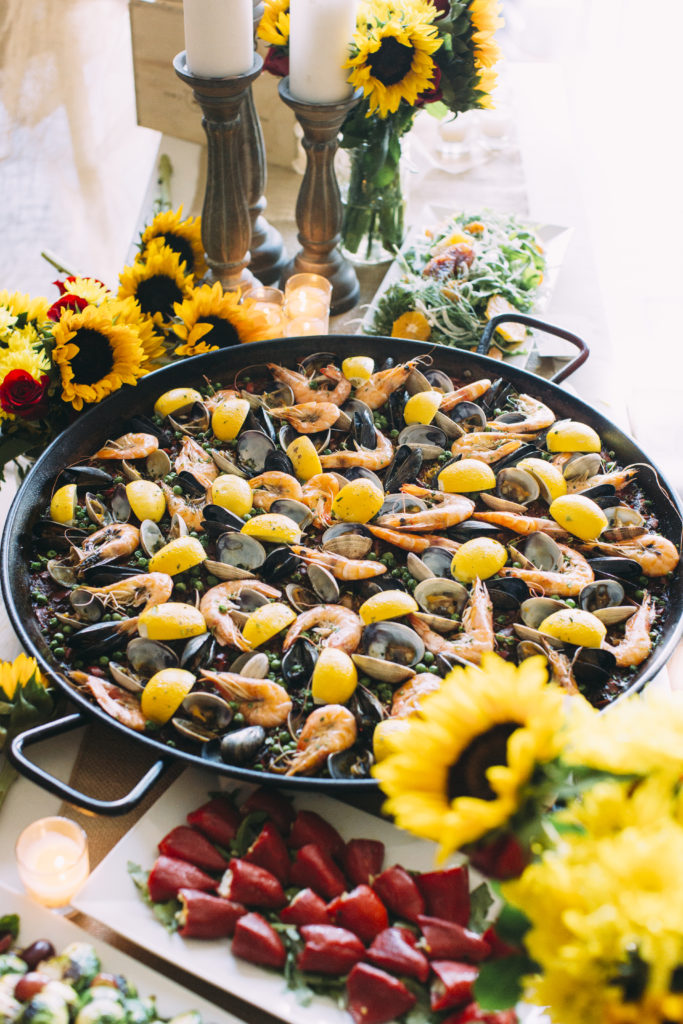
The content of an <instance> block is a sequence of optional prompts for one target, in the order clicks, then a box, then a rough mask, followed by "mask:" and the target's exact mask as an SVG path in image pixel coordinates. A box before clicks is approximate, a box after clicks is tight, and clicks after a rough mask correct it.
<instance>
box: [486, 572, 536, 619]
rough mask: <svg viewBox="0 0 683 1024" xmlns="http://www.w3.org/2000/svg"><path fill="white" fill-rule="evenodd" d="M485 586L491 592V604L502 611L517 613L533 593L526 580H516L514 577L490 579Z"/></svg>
mask: <svg viewBox="0 0 683 1024" xmlns="http://www.w3.org/2000/svg"><path fill="white" fill-rule="evenodd" d="M485 586H486V589H487V590H488V592H489V597H490V598H491V604H492V605H493V607H494V608H500V610H501V611H515V609H517V608H519V606H520V605H521V603H522V601H526V600H527V598H529V596H530V593H531V592H530V590H529V587H528V585H527V584H526V583H525V582H524V580H518V579H515V577H514V576H503V577H501V578H500V579H497V578H494V579H488V580H486V583H485Z"/></svg>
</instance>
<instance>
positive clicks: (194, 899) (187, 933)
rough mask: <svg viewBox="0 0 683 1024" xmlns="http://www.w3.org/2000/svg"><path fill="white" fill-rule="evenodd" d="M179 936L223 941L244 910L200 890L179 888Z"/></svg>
mask: <svg viewBox="0 0 683 1024" xmlns="http://www.w3.org/2000/svg"><path fill="white" fill-rule="evenodd" d="M178 899H179V900H180V902H181V904H182V906H181V909H180V910H179V912H178V913H177V914H176V918H177V920H178V923H179V925H180V928H179V929H178V934H179V935H182V936H183V938H185V939H224V938H226V937H228V936H230V935H232V933H233V932H234V931H235V925H236V924H237V922H238V920H239V919H240V917H244V915H245V914H246V912H247V908H246V907H244V906H242V904H241V903H233V902H232V900H224V899H222V897H220V896H212V895H211V894H210V893H208V892H201V891H200V890H199V889H179V890H178Z"/></svg>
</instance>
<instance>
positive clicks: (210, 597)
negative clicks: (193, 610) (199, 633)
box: [199, 580, 252, 651]
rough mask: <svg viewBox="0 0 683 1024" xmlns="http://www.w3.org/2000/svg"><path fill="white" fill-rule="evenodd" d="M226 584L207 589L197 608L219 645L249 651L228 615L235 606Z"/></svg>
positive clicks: (249, 581) (249, 645) (249, 648)
mask: <svg viewBox="0 0 683 1024" xmlns="http://www.w3.org/2000/svg"><path fill="white" fill-rule="evenodd" d="M237 582H240V583H242V582H245V581H244V580H239V581H237ZM246 582H247V583H251V582H252V581H251V580H247V581H246ZM228 585H229V584H226V583H219V584H218V586H216V587H211V589H210V590H207V592H206V593H205V594H204V596H203V597H202V599H201V601H200V603H199V610H200V612H201V613H202V615H203V616H204V620H205V622H206V624H207V626H208V627H209V629H210V630H211V632H212V633H213V635H214V636H215V638H216V640H217V641H218V643H219V644H220V645H221V647H236V648H237V650H238V651H250V650H251V644H250V643H249V641H248V640H246V639H245V638H244V637H243V636H242V634H241V632H240V630H239V627H238V625H237V623H236V622H235V621H234V620H233V619H232V617H231V615H230V612H231V611H235V606H234V605H233V604H232V603H231V600H230V598H231V597H232V596H234V595H232V594H231V593H230V592H229V591H228V590H226V587H227V586H228Z"/></svg>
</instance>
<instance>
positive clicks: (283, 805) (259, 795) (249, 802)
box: [240, 788, 296, 836]
mask: <svg viewBox="0 0 683 1024" xmlns="http://www.w3.org/2000/svg"><path fill="white" fill-rule="evenodd" d="M254 811H265V813H266V814H267V815H268V817H269V818H272V820H273V821H274V822H275V824H276V825H277V827H278V829H279V830H280V832H281V833H282V835H283V836H286V835H287V833H288V832H289V829H290V826H291V824H292V822H293V821H294V818H295V817H296V811H295V810H294V808H293V807H292V804H291V801H290V800H288V799H287V797H286V796H282V794H281V793H276V792H274V791H273V790H272V789H263V788H260V789H255V790H254V792H253V793H252V794H251V796H248V797H247V799H246V800H245V801H244V803H243V804H242V806H241V807H240V813H241V814H242V815H243V816H244V817H246V815H247V814H252V813H253V812H254Z"/></svg>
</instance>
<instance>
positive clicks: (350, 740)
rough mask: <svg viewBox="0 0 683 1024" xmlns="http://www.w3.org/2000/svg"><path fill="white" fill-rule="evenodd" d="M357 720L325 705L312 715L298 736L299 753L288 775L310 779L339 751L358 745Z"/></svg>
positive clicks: (340, 708)
mask: <svg viewBox="0 0 683 1024" xmlns="http://www.w3.org/2000/svg"><path fill="white" fill-rule="evenodd" d="M357 735H358V728H357V726H356V719H355V718H354V717H353V715H352V714H351V712H350V711H349V710H348V708H345V707H343V705H341V704H325V705H324V707H322V708H316V710H315V711H312V712H311V714H310V715H309V716H308V718H307V719H306V721H305V722H304V727H303V729H302V730H301V733H300V734H299V740H298V743H297V751H296V753H295V754H293V755H292V757H291V758H290V759H289V761H288V767H287V772H286V774H287V775H307V774H308V773H309V772H313V771H315V769H316V768H319V767H320V765H321V764H322V763H323V761H325V760H326V759H327V757H329V755H330V754H337V753H339V751H340V750H348V748H349V747H352V746H353V744H354V743H355V742H356V737H357Z"/></svg>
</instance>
